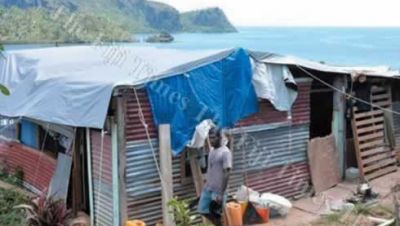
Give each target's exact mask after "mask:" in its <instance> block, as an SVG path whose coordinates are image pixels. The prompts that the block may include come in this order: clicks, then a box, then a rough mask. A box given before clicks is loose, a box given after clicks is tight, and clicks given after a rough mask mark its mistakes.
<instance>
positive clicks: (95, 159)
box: [90, 130, 113, 226]
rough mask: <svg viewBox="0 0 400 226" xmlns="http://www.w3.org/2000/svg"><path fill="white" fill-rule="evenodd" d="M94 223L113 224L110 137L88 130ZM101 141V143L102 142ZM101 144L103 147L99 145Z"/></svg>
mask: <svg viewBox="0 0 400 226" xmlns="http://www.w3.org/2000/svg"><path fill="white" fill-rule="evenodd" d="M90 138H91V148H92V151H91V153H92V156H91V158H92V178H93V204H94V222H95V225H104V226H106V225H113V216H112V213H113V198H112V197H113V191H112V149H111V137H110V136H109V135H105V136H104V139H103V141H102V138H101V132H99V131H96V130H91V131H90ZM102 142H103V144H102ZM102 145H103V148H101V146H102Z"/></svg>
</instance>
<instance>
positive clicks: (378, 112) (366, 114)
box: [354, 110, 383, 121]
mask: <svg viewBox="0 0 400 226" xmlns="http://www.w3.org/2000/svg"><path fill="white" fill-rule="evenodd" d="M381 115H383V111H382V110H374V111H367V112H362V113H356V114H355V115H354V118H356V119H360V118H366V117H372V116H381ZM357 121H359V120H357Z"/></svg>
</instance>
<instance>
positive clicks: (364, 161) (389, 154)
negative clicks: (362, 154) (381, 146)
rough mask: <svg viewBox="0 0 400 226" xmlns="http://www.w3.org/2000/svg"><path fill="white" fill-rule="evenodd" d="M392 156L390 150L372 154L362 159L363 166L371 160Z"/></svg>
mask: <svg viewBox="0 0 400 226" xmlns="http://www.w3.org/2000/svg"><path fill="white" fill-rule="evenodd" d="M393 157H394V153H393V152H392V151H389V152H387V153H382V154H378V155H374V156H371V157H368V158H364V159H363V166H365V165H367V164H370V163H373V162H377V161H380V160H384V159H388V158H393Z"/></svg>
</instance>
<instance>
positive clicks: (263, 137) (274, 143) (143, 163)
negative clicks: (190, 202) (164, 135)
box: [126, 124, 310, 224]
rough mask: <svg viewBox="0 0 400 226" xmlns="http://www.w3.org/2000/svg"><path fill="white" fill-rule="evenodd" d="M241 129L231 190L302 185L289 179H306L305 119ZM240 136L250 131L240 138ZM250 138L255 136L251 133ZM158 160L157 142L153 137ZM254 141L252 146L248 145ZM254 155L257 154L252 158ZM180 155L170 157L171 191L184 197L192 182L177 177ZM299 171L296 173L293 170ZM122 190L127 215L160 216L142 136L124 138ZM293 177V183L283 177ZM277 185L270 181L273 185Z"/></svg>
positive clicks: (292, 191)
mask: <svg viewBox="0 0 400 226" xmlns="http://www.w3.org/2000/svg"><path fill="white" fill-rule="evenodd" d="M241 131H242V132H243V131H245V134H246V135H245V134H243V133H238V134H235V135H234V141H235V146H236V147H235V148H234V150H233V155H234V170H233V175H232V177H231V180H230V185H229V187H230V189H229V191H230V194H231V195H232V194H233V192H234V191H236V190H237V188H238V187H239V186H240V185H243V184H245V178H247V181H248V183H249V185H251V186H255V187H254V188H255V189H257V190H260V191H262V192H264V191H272V192H275V191H276V190H277V189H281V190H282V191H283V193H279V194H284V195H287V197H293V196H295V195H298V194H300V193H301V192H302V189H303V187H301V188H297V187H293V183H299V182H304V184H308V182H309V178H310V175H309V172H308V170H306V168H305V167H298V165H299V164H300V165H301V164H303V165H306V161H307V152H306V151H307V141H308V137H309V132H308V124H303V125H293V126H290V125H286V126H283V127H279V126H278V127H277V128H274V129H270V128H269V127H265V128H264V129H263V128H262V127H261V128H257V131H253V128H252V127H245V128H242V130H241ZM243 136H247V137H249V136H250V137H252V138H250V139H248V140H244V141H243V142H242V141H241V138H242V137H243ZM253 138H254V139H253ZM152 144H153V147H154V151H155V155H156V157H157V161H158V152H159V149H158V142H157V139H153V140H152ZM252 147H255V149H254V150H253V149H251V148H252ZM253 160H259V162H254V161H253ZM181 167H182V166H181V160H180V157H176V158H174V159H173V181H174V196H178V197H180V198H183V199H190V198H195V197H196V192H195V186H194V184H193V182H191V181H189V182H184V181H183V180H182V175H181V172H182V169H181ZM277 168H279V169H281V168H285V169H287V171H285V172H283V173H282V175H281V176H280V177H276V175H275V174H276V172H275V171H276V170H275V169H277ZM297 171H299V172H300V173H298V172H297ZM259 172H267V173H270V174H274V175H275V181H274V182H273V183H272V182H270V181H269V180H265V179H264V178H263V179H262V180H259V178H260V173H259ZM126 175H127V183H126V184H127V192H128V216H129V218H130V219H143V220H145V221H146V222H149V223H150V224H154V223H157V222H158V221H160V220H161V218H162V213H161V188H160V178H159V176H158V172H157V168H156V165H155V161H154V157H153V152H152V150H151V148H150V145H149V142H148V141H147V140H142V141H136V142H129V143H128V144H127V169H126ZM290 181H293V183H288V182H290ZM275 185H276V186H277V187H274V186H275Z"/></svg>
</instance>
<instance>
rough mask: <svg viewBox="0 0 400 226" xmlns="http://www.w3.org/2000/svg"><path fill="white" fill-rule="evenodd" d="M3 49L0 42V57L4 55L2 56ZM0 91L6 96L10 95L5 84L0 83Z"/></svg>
mask: <svg viewBox="0 0 400 226" xmlns="http://www.w3.org/2000/svg"><path fill="white" fill-rule="evenodd" d="M3 51H4V47H3V45H2V44H1V43H0V55H1V56H2V57H4V56H3ZM0 92H1V93H2V94H3V95H6V96H9V95H10V91H9V90H8V89H7V87H5V86H4V85H2V84H0Z"/></svg>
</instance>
